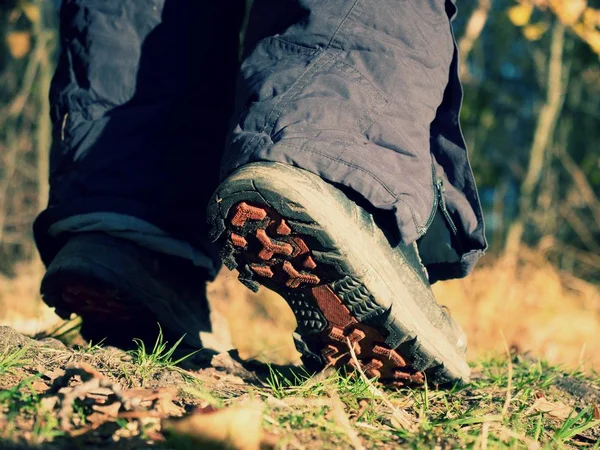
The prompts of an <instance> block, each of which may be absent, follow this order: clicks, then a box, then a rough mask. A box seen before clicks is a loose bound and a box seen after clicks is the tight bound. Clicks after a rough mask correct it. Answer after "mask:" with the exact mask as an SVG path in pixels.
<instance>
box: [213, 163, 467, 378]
mask: <svg viewBox="0 0 600 450" xmlns="http://www.w3.org/2000/svg"><path fill="white" fill-rule="evenodd" d="M208 218H209V222H210V225H211V227H212V231H211V238H212V239H213V240H214V241H218V242H219V243H220V244H221V245H222V260H223V262H224V264H225V265H226V266H227V267H228V268H229V269H231V270H233V269H235V268H237V270H238V271H239V274H240V275H239V279H240V281H241V282H242V283H244V284H245V285H246V286H247V287H249V288H250V289H252V290H254V291H256V290H257V289H258V288H259V286H260V285H264V286H266V287H267V288H269V289H272V290H274V291H276V292H277V293H278V294H280V295H281V296H282V297H283V298H284V299H285V300H286V301H287V302H288V304H289V305H290V307H291V308H292V310H293V312H294V314H295V315H296V320H297V322H298V328H297V330H296V331H297V333H296V334H295V337H296V343H297V347H298V350H299V351H300V352H301V353H302V355H303V361H304V363H305V365H306V366H308V368H309V369H312V370H319V369H322V368H324V367H326V366H333V367H338V368H347V369H353V368H354V367H355V366H356V361H358V363H359V364H360V366H361V368H362V369H363V371H364V372H365V374H366V375H367V376H369V377H376V378H378V379H379V380H380V381H381V382H383V383H385V384H387V385H392V386H398V385H406V384H409V385H411V384H422V383H424V382H425V381H428V382H430V383H432V384H434V385H444V384H447V383H454V382H457V381H463V382H466V381H467V380H468V379H469V366H468V365H467V363H466V362H465V352H466V337H465V335H464V333H463V332H462V330H461V329H460V327H459V326H458V325H457V324H456V323H455V322H454V321H453V320H452V319H451V318H450V316H449V315H448V314H447V313H446V311H445V310H444V308H442V307H441V306H440V305H439V304H438V303H437V302H436V301H435V298H434V296H433V293H432V292H431V288H430V285H429V282H428V278H427V274H426V272H425V269H424V267H423V266H422V264H421V261H420V259H419V255H418V252H417V248H416V245H409V246H405V245H402V244H400V245H398V246H395V247H392V246H391V245H390V243H389V241H388V239H387V238H386V235H385V234H384V232H383V231H382V230H381V229H380V228H379V227H378V226H377V225H376V224H375V221H374V219H373V216H372V215H371V214H369V213H368V212H367V211H366V210H365V209H363V208H361V207H360V206H358V205H357V203H355V202H354V201H352V200H350V199H349V198H348V197H347V196H346V195H345V194H344V193H343V192H342V191H341V190H339V189H337V188H336V187H334V186H333V185H331V184H329V183H327V182H325V181H324V180H322V179H321V178H320V177H318V176H317V175H314V174H312V173H310V172H307V171H305V170H302V169H298V168H295V167H292V166H289V165H285V164H280V163H271V162H258V163H252V164H248V165H246V166H243V167H242V168H240V169H238V170H237V171H236V172H234V174H233V175H231V176H230V177H229V178H227V179H226V180H225V181H224V182H223V183H222V184H221V186H220V187H219V188H218V189H217V191H216V193H215V195H214V197H213V199H212V200H211V203H210V204H209V208H208ZM350 346H351V347H352V349H353V350H354V353H355V355H356V358H354V357H353V355H352V354H351V352H350V351H349V349H350Z"/></svg>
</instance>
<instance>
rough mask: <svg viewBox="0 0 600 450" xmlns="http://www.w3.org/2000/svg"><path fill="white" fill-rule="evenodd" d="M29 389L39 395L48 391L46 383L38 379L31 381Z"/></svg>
mask: <svg viewBox="0 0 600 450" xmlns="http://www.w3.org/2000/svg"><path fill="white" fill-rule="evenodd" d="M31 387H32V389H33V390H34V391H35V392H37V393H38V394H41V393H43V392H46V391H47V390H48V385H47V384H46V383H44V382H43V381H42V380H39V379H36V380H33V381H32V382H31Z"/></svg>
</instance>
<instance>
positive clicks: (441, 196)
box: [435, 178, 462, 255]
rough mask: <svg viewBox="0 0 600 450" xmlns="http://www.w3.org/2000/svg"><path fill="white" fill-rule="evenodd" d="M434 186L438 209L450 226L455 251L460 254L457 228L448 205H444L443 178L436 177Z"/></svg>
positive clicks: (444, 189) (460, 248)
mask: <svg viewBox="0 0 600 450" xmlns="http://www.w3.org/2000/svg"><path fill="white" fill-rule="evenodd" d="M435 188H436V194H437V195H436V197H437V198H438V201H437V204H438V206H439V208H440V211H441V212H442V215H443V216H444V219H445V220H446V224H447V225H448V227H450V230H451V231H452V234H453V236H454V241H455V243H456V250H458V251H457V253H458V254H459V255H460V254H462V247H461V245H460V240H459V238H458V228H456V225H455V224H454V221H453V220H452V217H450V212H449V211H448V207H447V206H446V199H445V198H444V192H445V191H446V187H445V186H444V180H442V179H441V178H437V179H436V181H435Z"/></svg>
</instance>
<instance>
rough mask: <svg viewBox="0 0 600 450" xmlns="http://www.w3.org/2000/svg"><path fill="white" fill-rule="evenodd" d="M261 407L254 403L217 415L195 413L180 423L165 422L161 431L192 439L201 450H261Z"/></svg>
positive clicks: (232, 408)
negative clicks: (203, 449)
mask: <svg viewBox="0 0 600 450" xmlns="http://www.w3.org/2000/svg"><path fill="white" fill-rule="evenodd" d="M261 421H262V404H259V403H256V402H253V403H248V404H247V405H245V406H243V407H231V408H225V409H220V410H217V411H214V412H205V413H202V412H196V413H194V414H192V415H190V416H186V417H184V418H182V419H177V420H164V421H163V423H162V429H163V430H164V431H166V432H167V433H170V434H172V435H175V436H184V437H187V438H188V439H190V440H191V441H192V442H193V443H194V445H196V446H197V447H198V448H213V449H232V450H259V449H260V448H261V443H263V440H264V437H265V435H264V432H263V430H262V427H261Z"/></svg>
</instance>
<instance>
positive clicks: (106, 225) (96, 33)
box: [34, 0, 245, 272]
mask: <svg viewBox="0 0 600 450" xmlns="http://www.w3.org/2000/svg"><path fill="white" fill-rule="evenodd" d="M244 3H245V2H244V1H243V0H228V1H223V2H199V1H194V0H151V1H138V0H104V1H102V2H96V1H89V0H69V1H64V2H63V5H62V8H61V13H60V45H61V50H60V59H59V63H58V67H57V70H56V74H55V76H54V78H53V82H52V88H51V93H50V98H51V105H52V109H51V114H52V121H53V146H52V150H51V161H50V171H51V173H50V199H49V204H48V208H47V209H46V210H45V211H43V212H42V213H41V214H40V216H39V217H38V219H37V220H36V223H35V225H34V231H35V236H36V241H37V244H38V247H39V250H40V253H41V255H42V259H43V260H44V262H45V263H46V264H48V263H49V262H50V261H51V260H52V258H53V257H54V255H55V254H56V252H57V251H58V250H59V249H60V248H61V246H62V245H63V243H64V239H65V237H66V236H68V233H69V232H73V231H91V230H94V231H103V230H104V231H108V232H110V233H112V234H115V235H118V236H120V237H127V238H131V239H134V240H138V241H139V242H140V243H142V244H144V243H146V244H147V245H148V246H154V247H158V248H161V247H164V248H165V249H166V251H168V252H171V253H180V254H181V255H180V256H185V255H186V254H187V255H188V256H190V257H192V258H193V259H195V262H196V263H197V264H199V265H204V266H205V268H206V269H207V270H209V272H214V270H215V269H216V267H217V263H216V254H215V251H214V249H213V248H212V244H210V243H209V242H208V241H207V239H206V237H205V236H206V225H205V205H206V202H207V200H208V198H209V196H210V195H211V194H212V192H213V190H214V189H215V187H216V185H217V183H218V171H219V161H220V159H221V151H222V147H223V143H224V140H225V135H226V133H227V124H228V120H229V118H230V115H231V110H232V107H233V91H234V82H235V74H236V73H237V64H238V36H239V26H240V23H241V20H242V16H243V10H244Z"/></svg>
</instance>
